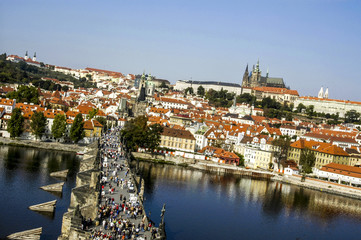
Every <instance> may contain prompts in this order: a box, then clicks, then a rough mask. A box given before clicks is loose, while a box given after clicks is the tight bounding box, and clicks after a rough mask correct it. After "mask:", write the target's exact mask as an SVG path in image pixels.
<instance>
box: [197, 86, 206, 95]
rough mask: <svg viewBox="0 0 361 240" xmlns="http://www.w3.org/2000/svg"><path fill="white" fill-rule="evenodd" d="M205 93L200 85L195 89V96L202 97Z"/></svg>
mask: <svg viewBox="0 0 361 240" xmlns="http://www.w3.org/2000/svg"><path fill="white" fill-rule="evenodd" d="M205 93H206V90H205V89H204V87H203V86H202V85H200V86H199V87H198V88H197V95H198V96H201V97H203V96H204V94H205Z"/></svg>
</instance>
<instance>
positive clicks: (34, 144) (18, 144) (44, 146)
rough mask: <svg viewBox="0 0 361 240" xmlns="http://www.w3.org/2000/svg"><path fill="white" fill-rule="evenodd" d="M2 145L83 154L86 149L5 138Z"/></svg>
mask: <svg viewBox="0 0 361 240" xmlns="http://www.w3.org/2000/svg"><path fill="white" fill-rule="evenodd" d="M0 145H9V146H15V147H31V148H42V149H47V150H57V151H65V152H81V151H84V149H85V147H86V146H80V145H77V144H64V143H58V142H40V141H35V140H18V139H9V138H3V137H0Z"/></svg>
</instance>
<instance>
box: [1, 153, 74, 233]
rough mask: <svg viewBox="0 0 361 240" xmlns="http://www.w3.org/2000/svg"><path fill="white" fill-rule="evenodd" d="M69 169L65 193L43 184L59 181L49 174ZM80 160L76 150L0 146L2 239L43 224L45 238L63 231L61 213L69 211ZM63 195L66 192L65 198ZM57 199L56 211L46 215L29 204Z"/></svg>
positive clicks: (64, 188)
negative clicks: (48, 189)
mask: <svg viewBox="0 0 361 240" xmlns="http://www.w3.org/2000/svg"><path fill="white" fill-rule="evenodd" d="M64 169H69V175H68V179H67V181H66V182H65V184H64V187H63V192H62V194H56V193H55V194H53V193H50V192H46V191H44V190H41V189H40V187H41V186H44V185H48V184H53V183H56V182H59V180H58V179H55V178H53V177H50V175H49V173H50V172H54V171H59V170H64ZM78 169H79V159H78V158H77V157H76V155H75V153H65V152H60V151H48V150H42V149H35V148H21V147H10V146H0V192H1V193H4V194H0V204H1V207H2V208H1V211H0V239H1V238H3V237H4V236H6V235H8V234H10V233H13V232H18V231H22V230H26V229H31V228H35V227H39V226H43V235H44V236H47V237H44V239H56V238H57V237H58V235H59V234H60V230H61V221H62V215H63V213H64V212H65V211H66V210H67V208H68V206H69V201H70V194H71V189H72V188H73V187H74V186H75V177H74V176H75V175H76V173H77V171H78ZM62 195H64V197H63V198H61V197H62ZM54 199H57V200H58V201H57V206H56V210H55V213H51V214H43V213H39V212H34V211H31V210H29V209H28V207H29V206H31V205H34V204H38V203H41V202H47V201H51V200H54Z"/></svg>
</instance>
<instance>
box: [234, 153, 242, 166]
mask: <svg viewBox="0 0 361 240" xmlns="http://www.w3.org/2000/svg"><path fill="white" fill-rule="evenodd" d="M235 154H236V155H237V156H238V157H239V164H238V166H241V167H244V156H243V155H242V154H240V153H238V152H235Z"/></svg>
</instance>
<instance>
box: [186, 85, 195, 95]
mask: <svg viewBox="0 0 361 240" xmlns="http://www.w3.org/2000/svg"><path fill="white" fill-rule="evenodd" d="M184 93H185V94H186V95H187V94H188V93H189V94H193V93H194V90H193V88H192V87H187V88H186V89H185V90H184Z"/></svg>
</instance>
